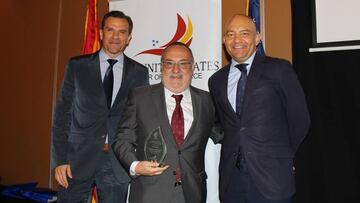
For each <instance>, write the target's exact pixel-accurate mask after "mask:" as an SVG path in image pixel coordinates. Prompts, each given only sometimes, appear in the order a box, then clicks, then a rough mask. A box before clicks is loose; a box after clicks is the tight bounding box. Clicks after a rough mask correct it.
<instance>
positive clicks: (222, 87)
mask: <svg viewBox="0 0 360 203" xmlns="http://www.w3.org/2000/svg"><path fill="white" fill-rule="evenodd" d="M223 69H224V71H223V72H222V76H221V77H222V79H221V80H220V81H225V82H222V83H221V84H219V86H220V87H219V90H220V91H219V94H220V98H221V99H222V100H223V104H224V108H225V110H224V112H231V115H232V116H233V117H237V115H236V112H235V111H234V109H233V108H232V106H231V104H230V101H229V98H228V78H229V72H230V64H228V65H226V66H225V67H223ZM223 90H225V91H223Z"/></svg>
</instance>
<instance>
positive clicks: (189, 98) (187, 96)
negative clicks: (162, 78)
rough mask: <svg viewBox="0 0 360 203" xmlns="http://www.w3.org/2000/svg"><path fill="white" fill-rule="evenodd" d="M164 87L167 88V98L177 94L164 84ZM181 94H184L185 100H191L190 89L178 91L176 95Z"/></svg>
mask: <svg viewBox="0 0 360 203" xmlns="http://www.w3.org/2000/svg"><path fill="white" fill-rule="evenodd" d="M164 89H165V98H166V99H172V97H171V96H172V95H173V94H175V93H173V92H171V91H170V90H169V89H167V88H166V87H165V86H164ZM179 94H182V95H183V98H182V100H183V101H191V94H190V89H189V88H187V89H186V90H184V91H183V92H180V93H177V94H175V95H179Z"/></svg>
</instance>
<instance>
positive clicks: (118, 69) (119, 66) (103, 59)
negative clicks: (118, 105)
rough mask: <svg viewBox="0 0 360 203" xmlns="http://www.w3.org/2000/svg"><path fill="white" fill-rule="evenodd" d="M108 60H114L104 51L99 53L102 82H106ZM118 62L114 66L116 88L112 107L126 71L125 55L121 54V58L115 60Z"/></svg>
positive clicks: (114, 87) (114, 88)
mask: <svg viewBox="0 0 360 203" xmlns="http://www.w3.org/2000/svg"><path fill="white" fill-rule="evenodd" d="M108 59H113V58H111V57H109V56H108V55H107V54H106V53H105V52H104V50H103V49H101V50H100V52H99V60H100V72H101V81H102V82H103V81H104V77H105V73H106V70H107V69H108V67H109V63H108V61H107V60H108ZM114 59H116V60H118V62H116V63H115V65H114V66H113V73H114V86H113V94H112V101H111V105H112V104H113V103H114V101H115V98H116V95H117V93H118V92H119V89H120V86H121V81H122V75H123V70H124V54H123V53H121V54H120V55H119V56H117V57H116V58H114Z"/></svg>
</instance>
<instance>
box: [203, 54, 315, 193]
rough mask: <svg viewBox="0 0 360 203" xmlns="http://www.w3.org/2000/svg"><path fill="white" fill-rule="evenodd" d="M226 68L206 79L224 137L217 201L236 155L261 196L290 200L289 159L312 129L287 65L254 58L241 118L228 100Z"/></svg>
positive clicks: (293, 181)
mask: <svg viewBox="0 0 360 203" xmlns="http://www.w3.org/2000/svg"><path fill="white" fill-rule="evenodd" d="M229 69H230V65H229V64H228V65H227V66H225V67H223V68H222V69H220V70H218V71H217V72H216V73H215V74H214V75H213V76H212V77H211V78H210V79H209V89H210V93H211V95H212V98H213V100H214V104H215V107H216V112H217V115H218V117H219V119H220V123H221V124H222V126H223V129H224V133H225V135H224V140H223V141H222V149H221V159H220V167H219V172H220V180H219V182H220V183H219V184H220V191H219V193H220V199H222V197H223V196H224V194H225V192H226V190H227V187H228V183H229V182H230V178H231V174H232V173H233V171H232V170H234V168H235V167H234V166H235V163H236V159H237V156H238V154H239V152H240V154H241V156H242V157H243V158H244V159H245V163H246V166H247V168H248V170H249V173H250V175H251V177H252V179H253V181H254V183H255V185H256V186H257V188H258V190H259V191H260V192H261V193H262V194H263V195H264V196H265V197H267V198H269V199H284V198H289V197H291V196H292V195H293V194H294V193H295V180H294V171H293V158H294V155H295V152H296V150H297V148H298V147H299V145H300V143H301V142H302V140H303V139H304V137H305V136H306V134H307V131H308V128H309V125H310V119H309V114H308V110H307V105H306V101H305V97H304V94H303V90H302V88H301V86H300V84H299V82H298V79H297V76H296V74H295V72H294V71H293V69H292V67H291V65H290V63H289V62H287V61H285V60H282V59H275V58H270V57H267V56H261V55H259V54H256V55H255V58H254V61H253V64H252V67H251V69H250V73H249V75H248V80H247V84H246V87H245V88H246V89H245V95H244V103H243V111H242V115H241V117H240V118H239V117H238V116H237V115H236V113H235V111H234V110H233V108H232V107H231V104H230V102H229V100H228V96H227V83H228V82H227V81H228V74H229ZM235 170H237V169H236V168H235Z"/></svg>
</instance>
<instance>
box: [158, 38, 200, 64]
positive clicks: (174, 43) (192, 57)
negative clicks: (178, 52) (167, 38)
mask: <svg viewBox="0 0 360 203" xmlns="http://www.w3.org/2000/svg"><path fill="white" fill-rule="evenodd" d="M173 46H182V47H185V48H186V49H187V50H188V51H189V53H190V55H191V59H192V60H194V55H193V53H192V51H191V49H190V47H189V46H188V45H186V44H184V43H182V42H172V43H170V44H169V45H168V46H167V47H166V48H165V49H163V51H162V54H161V60H162V58H163V55H164V53H165V52H166V51H167V50H168V49H169V48H170V47H173Z"/></svg>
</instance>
